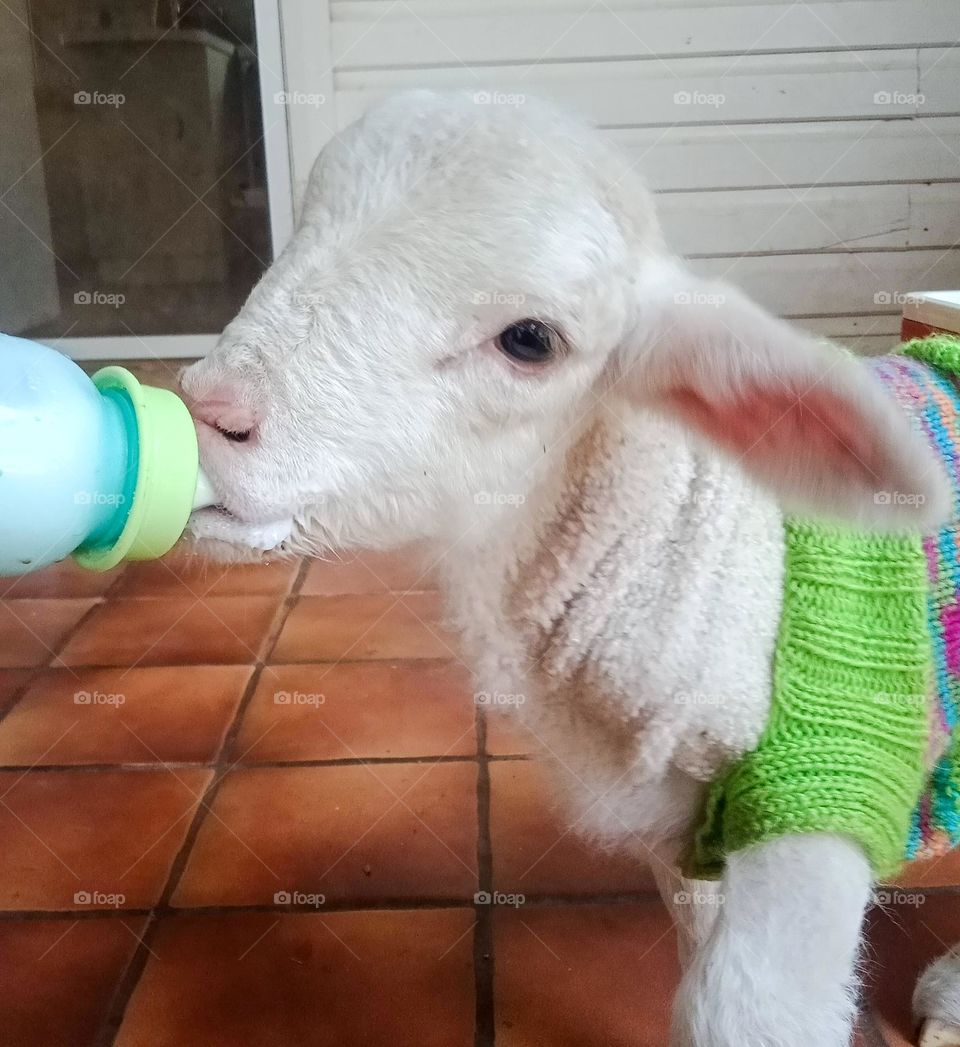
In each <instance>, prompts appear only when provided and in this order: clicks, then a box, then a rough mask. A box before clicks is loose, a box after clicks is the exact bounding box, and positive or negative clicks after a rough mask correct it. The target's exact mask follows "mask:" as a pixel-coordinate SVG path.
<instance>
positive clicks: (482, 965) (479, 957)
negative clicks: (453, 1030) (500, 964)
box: [473, 706, 497, 1047]
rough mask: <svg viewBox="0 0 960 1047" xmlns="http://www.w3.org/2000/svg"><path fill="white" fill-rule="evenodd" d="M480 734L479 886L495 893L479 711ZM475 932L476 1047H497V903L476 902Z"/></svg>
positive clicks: (485, 757)
mask: <svg viewBox="0 0 960 1047" xmlns="http://www.w3.org/2000/svg"><path fill="white" fill-rule="evenodd" d="M475 724H476V727H475V730H476V735H477V888H478V891H479V892H480V893H486V894H487V895H488V896H489V895H491V894H492V893H493V844H492V841H491V837H490V766H489V760H490V758H489V756H488V754H487V718H486V712H485V711H484V709H483V708H482V707H480V706H478V707H477V711H476V721H475ZM474 913H475V916H476V926H475V927H474V932H473V985H474V1003H475V1008H476V1009H475V1013H474V1041H473V1042H474V1047H494V1044H495V1042H496V1037H497V1031H496V1010H495V1000H494V977H493V975H494V955H493V906H492V905H484V904H474Z"/></svg>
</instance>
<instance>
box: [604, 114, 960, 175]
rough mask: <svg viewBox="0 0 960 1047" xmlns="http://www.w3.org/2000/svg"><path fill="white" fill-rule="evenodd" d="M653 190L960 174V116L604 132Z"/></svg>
mask: <svg viewBox="0 0 960 1047" xmlns="http://www.w3.org/2000/svg"><path fill="white" fill-rule="evenodd" d="M604 134H605V135H606V136H607V137H608V138H611V139H612V140H613V141H615V142H616V143H617V145H618V146H619V147H620V148H621V149H623V150H624V152H626V153H627V155H628V156H630V157H631V159H632V160H633V161H634V163H635V164H636V168H637V170H639V171H640V172H641V173H642V174H643V176H644V179H645V180H646V182H647V184H648V185H649V186H650V188H651V189H654V190H700V191H702V190H709V189H735V188H736V189H739V188H746V189H750V188H758V189H765V188H771V187H776V186H784V185H792V186H810V185H815V184H823V183H826V184H833V185H837V184H841V185H842V184H847V185H864V184H871V183H877V182H882V183H887V182H931V181H947V180H950V181H955V180H957V179H960V158H958V155H957V154H958V152H960V119H958V118H956V117H930V118H927V119H924V120H843V121H830V122H823V123H807V124H753V125H745V126H738V127H729V126H719V127H717V126H712V127H667V128H626V129H617V130H609V131H605V132H604Z"/></svg>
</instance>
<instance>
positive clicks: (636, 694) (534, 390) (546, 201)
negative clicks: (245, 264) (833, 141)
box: [183, 92, 960, 1047]
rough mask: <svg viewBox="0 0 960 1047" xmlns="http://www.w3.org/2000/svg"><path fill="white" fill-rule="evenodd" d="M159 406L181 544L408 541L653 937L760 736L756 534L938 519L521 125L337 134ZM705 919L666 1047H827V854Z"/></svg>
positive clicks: (821, 372)
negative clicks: (170, 449)
mask: <svg viewBox="0 0 960 1047" xmlns="http://www.w3.org/2000/svg"><path fill="white" fill-rule="evenodd" d="M183 386H184V390H185V393H186V394H187V395H188V396H189V397H190V398H191V399H192V401H193V404H194V412H195V415H196V417H197V419H198V421H199V422H201V423H204V424H200V425H199V430H200V438H201V449H202V455H203V458H204V463H205V467H206V469H207V471H208V473H209V475H210V476H211V478H212V479H213V481H214V483H215V486H216V487H217V488H218V490H219V492H220V493H221V494H222V498H223V506H224V511H215V510H204V511H202V512H200V513H198V514H196V516H195V517H194V521H193V529H194V532H195V534H196V535H197V536H199V537H200V538H201V539H206V540H207V544H208V545H214V544H217V545H219V546H220V548H221V551H222V549H223V548H224V547H225V546H224V543H226V546H227V547H230V548H234V549H235V548H238V547H247V548H259V547H262V546H264V545H265V544H266V545H270V544H273V543H275V542H279V541H280V539H281V538H285V541H284V543H283V547H284V548H285V549H287V550H290V551H294V552H304V551H306V552H310V551H317V550H324V549H332V548H337V549H344V548H347V547H351V546H353V547H390V546H396V545H400V544H401V543H405V542H407V541H409V540H411V539H428V540H429V542H430V545H431V548H432V549H434V550H435V551H436V554H437V559H438V561H439V569H440V571H441V573H442V580H443V586H444V589H445V591H446V596H447V599H448V604H449V608H450V613H451V617H452V618H453V619H454V620H455V622H456V624H457V625H458V626H459V629H460V631H461V632H462V634H463V641H464V647H465V649H466V650H467V651H468V652H469V657H470V658H471V659H472V661H473V666H474V668H475V671H476V675H477V677H478V680H479V683H480V686H482V687H483V688H484V689H487V690H490V691H501V692H507V693H522V694H524V695H525V696H526V702H525V703H524V705H523V707H522V713H523V715H524V716H525V717H526V718H527V723H528V726H529V727H530V728H531V730H532V732H533V733H534V734H535V735H536V736H537V737H538V738H539V739H540V740H541V741H542V743H543V747H544V749H545V751H546V753H547V754H549V755H550V756H551V757H552V759H553V760H554V761H555V763H556V766H557V782H558V787H559V788H560V789H562V790H563V792H564V793H565V794H566V798H567V801H568V805H569V812H570V819H571V822H572V823H576V825H577V827H578V828H579V829H582V830H584V831H585V832H587V833H589V834H590V835H592V836H593V837H595V838H597V839H598V840H599V841H600V842H601V843H603V844H608V845H613V846H618V847H624V848H629V849H632V850H633V851H634V852H635V853H636V855H637V858H638V861H641V860H642V861H644V862H652V864H653V867H654V870H655V871H656V873H657V875H658V879H659V880H660V882H661V886H662V890H663V894H664V897H665V899H666V900H667V901H668V903H670V904H672V903H673V900H674V896H675V892H676V891H677V889H678V885H679V884H680V883H681V881H680V880H679V879H678V878H677V873H676V871H675V868H676V861H677V859H678V856H679V854H680V852H681V850H682V849H683V848H684V847H685V846H686V845H687V843H688V842H689V837H690V834H691V832H692V829H693V827H694V825H695V823H696V820H697V818H698V815H699V812H700V807H701V804H702V801H703V796H704V791H705V788H706V783H707V782H709V781H710V780H711V779H712V778H713V777H714V776H715V775H716V774H717V772H718V771H719V770H720V769H721V768H722V767H724V766H726V765H727V764H729V763H730V762H731V761H733V760H735V759H737V758H738V757H739V756H741V755H742V754H743V753H745V752H747V751H749V750H750V749H751V748H752V747H753V746H754V745H755V744H756V742H757V740H758V738H759V736H760V733H761V731H762V730H763V727H764V724H765V722H766V716H767V710H768V706H769V702H770V694H771V660H772V654H773V648H774V643H775V640H776V633H777V624H778V620H779V612H780V607H781V599H782V593H781V587H782V581H783V542H784V538H783V524H782V507H784V506H786V507H789V508H796V507H799V508H806V509H814V510H825V511H827V512H829V513H835V514H837V515H841V516H844V517H846V518H849V519H854V520H858V521H860V522H863V523H873V524H878V525H906V526H910V527H928V526H932V525H934V524H936V523H939V522H940V521H942V520H943V519H945V518H946V516H947V512H948V510H947V504H948V502H947V499H948V495H947V491H946V486H945V481H944V478H943V475H942V473H941V471H940V470H939V469H938V468H937V467H936V465H935V463H934V462H933V460H932V457H931V454H930V452H929V451H928V450H927V448H926V446H925V444H924V443H923V441H922V440H920V439H919V438H918V437H917V436H915V435H914V433H913V432H912V431H911V429H910V428H909V426H908V425H907V422H906V421H905V420H904V419H903V418H902V417H901V416H900V415H899V414H898V413H897V411H896V410H895V408H894V407H893V406H892V405H891V404H890V402H889V401H888V399H887V398H886V397H885V396H884V395H883V394H882V393H881V392H880V391H879V390H878V389H876V388H875V387H874V386H873V385H872V384H871V383H870V382H868V381H866V380H865V378H864V376H863V375H862V373H861V371H860V365H859V364H858V363H857V362H856V361H855V360H854V359H852V358H850V357H847V356H845V355H842V354H838V353H837V351H836V350H834V349H832V348H831V347H828V346H824V345H821V344H818V343H817V342H815V341H814V340H812V339H810V338H809V337H807V336H805V335H803V334H802V333H800V332H799V331H797V330H794V329H793V328H792V327H790V326H788V325H787V324H785V323H783V322H780V321H778V320H776V319H774V318H773V317H771V316H770V315H768V314H767V313H766V312H764V311H763V310H762V309H760V308H759V307H758V306H756V305H754V304H753V303H751V302H750V301H749V300H747V299H746V298H745V297H744V296H743V295H742V294H740V293H739V292H737V291H735V290H733V289H732V288H730V287H728V286H725V285H722V284H711V283H705V282H703V281H701V280H699V279H697V278H696V277H694V276H693V275H691V274H690V273H689V272H688V271H687V270H686V269H685V268H684V266H683V265H682V263H680V262H679V261H678V260H677V259H676V258H674V257H673V256H671V255H670V254H669V252H668V251H667V249H666V248H665V246H664V244H663V242H662V239H661V234H660V231H659V228H658V225H657V221H656V218H655V216H654V210H653V204H652V199H651V197H650V195H649V194H648V193H647V191H646V190H645V189H644V188H643V186H642V185H641V184H640V183H639V182H638V180H637V177H636V176H635V174H634V173H633V171H632V170H631V168H630V165H628V163H627V162H626V160H625V159H624V158H623V157H621V156H619V155H618V154H617V153H615V152H614V151H613V150H612V149H611V148H610V147H609V146H608V145H607V144H606V142H605V141H604V140H603V138H601V137H600V136H599V135H598V134H597V133H596V132H594V131H592V130H591V129H589V128H587V127H584V126H582V125H581V124H579V123H578V122H576V121H575V120H573V119H571V118H569V117H567V116H565V115H563V114H561V113H559V112H557V111H556V110H555V109H553V108H552V107H550V106H548V105H545V104H541V103H534V102H530V101H528V102H527V103H526V104H525V105H522V106H518V107H498V106H495V105H478V104H475V103H474V100H473V97H472V96H470V95H467V94H436V93H430V92H414V93H409V94H404V95H401V96H398V97H395V98H393V99H392V100H390V101H388V102H387V103H385V104H383V105H381V106H379V107H377V108H375V109H374V110H372V111H371V112H370V113H368V114H367V115H366V116H365V117H364V118H363V119H362V120H361V121H360V122H359V123H357V124H355V125H354V126H352V127H351V128H349V129H348V130H347V131H345V132H343V133H342V134H340V135H338V136H337V137H336V138H335V139H334V140H333V141H332V142H331V143H330V144H329V146H328V147H327V148H326V149H325V150H324V152H323V153H322V155H321V157H320V158H319V160H318V162H317V164H316V166H315V168H314V171H313V173H312V176H311V179H310V184H309V188H308V190H307V194H306V200H305V203H304V207H303V215H302V220H301V223H300V226H299V228H298V230H297V232H296V234H295V235H294V237H293V239H292V241H291V243H290V244H289V246H288V247H287V248H286V249H285V250H284V252H283V254H282V255H281V256H280V257H279V258H278V259H277V261H276V262H275V264H274V265H273V266H272V268H271V269H270V271H269V272H268V273H267V274H266V275H265V277H264V278H263V280H262V281H261V283H260V284H259V285H258V286H257V287H256V288H255V289H254V291H253V292H252V294H251V295H250V298H249V300H248V302H247V303H246V305H245V306H244V308H243V310H242V311H241V313H240V314H239V316H237V318H236V319H235V320H234V321H233V322H232V323H231V324H230V325H229V327H228V328H227V329H226V331H225V332H224V334H223V337H222V339H221V341H220V343H219V345H218V347H217V348H216V349H215V351H214V352H213V353H212V354H211V355H210V356H209V357H208V358H206V359H205V360H203V361H201V362H199V363H197V364H195V365H194V366H193V367H191V368H190V369H189V370H188V371H187V372H186V373H185V375H184V379H183ZM880 489H883V490H892V491H912V492H917V493H918V497H917V498H915V499H912V500H910V501H909V502H904V501H893V502H892V503H890V504H877V502H876V500H875V498H874V493H875V492H876V491H877V490H880ZM264 535H269V536H270V537H269V539H267V540H265V539H264ZM704 694H708V695H713V696H719V697H718V700H716V701H702V702H698V701H691V700H684V696H691V695H704ZM719 891H720V893H721V894H722V896H723V898H724V904H723V905H722V906H717V905H711V904H710V902H711V899H713V898H714V897H716V889H715V888H710V887H705V888H701V889H700V890H699V891H697V890H692V891H690V892H689V893H690V895H692V896H693V897H700V898H702V899H704V901H705V903H706V904H703V905H700V906H696V905H693V906H691V905H679V906H675V907H674V908H675V912H676V916H677V922H678V926H679V927H680V928H681V931H682V935H681V937H682V941H681V948H682V954H683V957H684V960H685V975H684V978H683V983H682V986H681V989H680V991H679V996H678V999H677V1001H676V1004H675V1008H674V1021H673V1033H672V1040H671V1043H672V1044H673V1047H845V1045H847V1044H848V1043H849V1042H850V1037H851V1031H852V1026H853V1023H854V1019H855V1011H856V996H857V977H856V965H857V959H858V948H859V941H860V933H861V923H862V918H863V914H864V910H865V908H866V906H867V905H868V903H869V901H870V897H871V871H870V867H869V865H868V862H867V860H866V858H865V856H864V854H863V852H862V851H861V849H860V847H859V846H858V845H857V844H856V843H854V842H853V841H852V840H850V839H848V838H846V837H843V836H839V835H829V834H817V833H811V834H802V835H801V834H797V835H788V836H784V837H782V838H779V839H776V840H774V841H772V842H767V843H762V844H757V845H756V846H752V847H749V848H747V849H745V850H743V851H740V852H738V853H735V854H733V855H731V856H730V858H729V860H728V863H727V867H726V872H725V875H724V878H723V882H722V887H720V888H719ZM916 1003H917V1008H918V1018H919V1019H923V1020H926V1021H927V1030H926V1033H925V1035H926V1041H925V1042H926V1043H929V1044H934V1043H936V1044H942V1045H954V1047H957V1045H960V957H958V956H957V955H954V956H953V957H952V958H946V959H944V960H943V961H940V963H939V965H938V966H935V967H934V968H931V970H930V971H929V972H928V973H927V974H926V975H925V976H924V979H923V980H922V982H921V985H920V987H919V988H918V992H917V995H916Z"/></svg>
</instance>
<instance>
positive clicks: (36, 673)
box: [0, 569, 126, 722]
mask: <svg viewBox="0 0 960 1047" xmlns="http://www.w3.org/2000/svg"><path fill="white" fill-rule="evenodd" d="M125 570H126V569H124V571H125ZM124 571H118V572H117V576H116V578H114V580H113V581H112V582H111V583H110V584H109V585H108V586H107V588H106V589H105V591H104V592H103V593H101V594H99V596H96V597H92V598H90V597H63V598H59V597H50V598H47V597H30V598H25V599H53V600H57V599H67V600H74V599H75V600H84V599H92V600H93V603H91V604H90V606H89V607H88V608H87V609H86V610H85V611H84V612H83V615H81V616H80V618H79V619H77V620H76V621H75V622H74V623H73V625H71V626H70V628H69V629H67V631H66V632H65V633H64V634H63V637H62V638H61V641H60V643H59V644H57V646H55V648H54V650H52V651H51V653H50V660H49V662H46V663H44V664H43V665H36V666H25V668H27V669H32V672H30V674H29V675H28V676H27V678H26V680H25V681H24V682H23V684H21V685H20V687H18V688H17V690H16V691H15V692H14V696H13V698H10V700H9V701H7V703H6V705H5V706H4V708H3V709H2V710H0V722H3V720H4V719H6V717H7V716H8V715H9V714H10V712H12V711H13V709H14V707H15V706H18V705H20V703H21V701H22V700H23V696H24V695H25V694H26V692H27V691H28V690H29V689H30V687H31V686H32V685H34V683H35V682H36V681H37V680H38V678H39V677H40V675H41V674H42V673H44V672H48V671H49V670H50V669H61V668H62V669H64V670H65V671H67V672H71V671H72V672H73V674H74V675H76V674H77V672H76V670H73V669H69V668H67V667H65V666H58V665H55V663H57V661H58V659H59V658H60V655H61V654H62V653H63V652H64V651H65V650H66V649H67V644H68V643H69V642H70V641H71V640H72V639H73V637H74V636H76V633H77V632H79V631H80V629H81V626H83V625H85V624H86V623H87V619H88V618H90V616H91V615H93V614H94V612H95V611H96V610H98V609H99V607H102V606H103V605H104V602H105V599H106V595H107V593H110V592H111V591H112V589H114V588H116V585H117V582H118V581H119V580H120V578H122V577H124ZM0 602H6V601H0Z"/></svg>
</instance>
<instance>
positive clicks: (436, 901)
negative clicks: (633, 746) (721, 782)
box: [0, 887, 662, 923]
mask: <svg viewBox="0 0 960 1047" xmlns="http://www.w3.org/2000/svg"><path fill="white" fill-rule="evenodd" d="M660 904H662V903H661V900H660V895H659V894H658V893H657V891H656V890H655V889H654V888H653V887H650V888H649V890H641V891H634V892H631V893H628V894H582V895H581V894H553V895H546V894H544V895H531V896H529V897H527V898H526V899H525V900H524V903H523V908H525V909H575V908H579V907H589V906H597V905H605V906H616V907H621V906H636V905H660ZM474 905H475V903H474V902H473V900H472V899H471V898H467V897H461V898H458V897H446V898H386V897H384V898H341V899H338V900H336V901H330V902H327V903H325V904H324V905H323V906H320V907H317V906H315V905H283V906H278V905H273V904H266V903H264V904H261V905H257V904H254V903H251V904H249V905H197V906H172V905H169V904H168V905H161V904H159V903H158V904H157V905H156V906H154V907H153V908H152V909H143V908H141V909H23V910H20V909H3V910H0V923H3V922H4V921H10V922H13V921H18V920H65V919H70V920H74V919H75V920H112V919H115V918H116V917H118V916H149V915H151V914H152V915H156V916H162V917H164V918H177V917H194V916H242V915H244V914H245V913H273V914H274V915H276V916H286V915H288V914H298V915H306V916H324V915H330V913H336V912H409V911H411V910H414V911H415V910H420V909H468V908H471V907H473V906H474ZM483 908H484V909H487V910H489V909H490V906H484V907H483Z"/></svg>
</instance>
